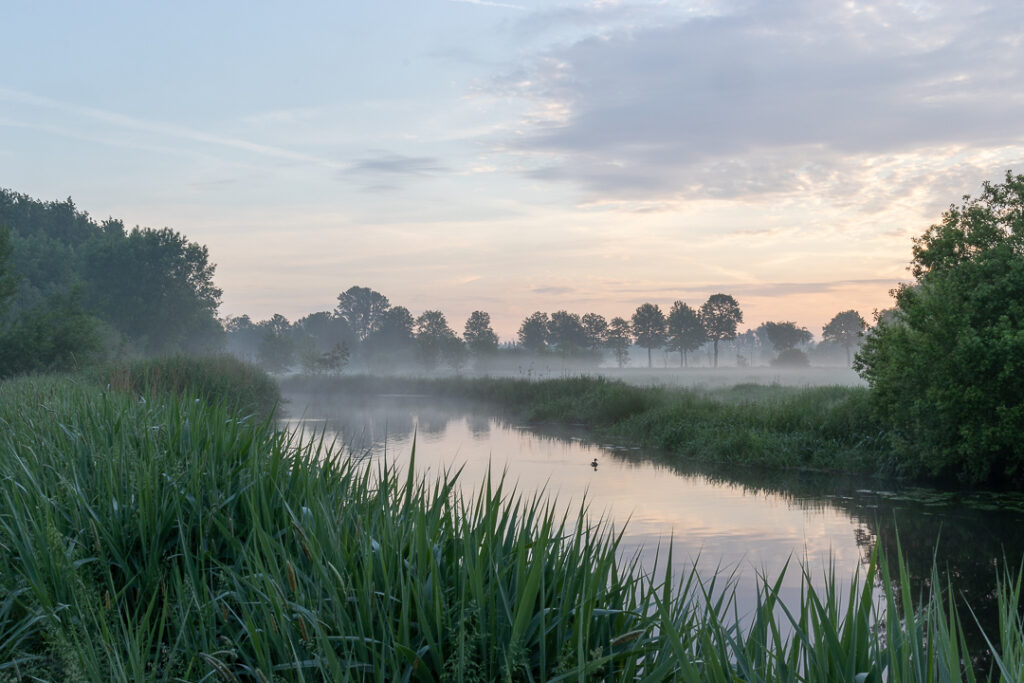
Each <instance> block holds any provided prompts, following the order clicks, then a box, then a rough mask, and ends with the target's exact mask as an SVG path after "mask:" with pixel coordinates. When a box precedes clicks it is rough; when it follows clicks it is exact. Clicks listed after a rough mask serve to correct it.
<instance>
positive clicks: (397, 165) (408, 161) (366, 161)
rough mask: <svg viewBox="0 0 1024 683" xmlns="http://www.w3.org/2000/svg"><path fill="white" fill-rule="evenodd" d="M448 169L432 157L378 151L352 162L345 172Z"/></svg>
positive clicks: (411, 172) (420, 172)
mask: <svg viewBox="0 0 1024 683" xmlns="http://www.w3.org/2000/svg"><path fill="white" fill-rule="evenodd" d="M447 170H449V169H448V168H446V167H445V166H444V165H443V164H441V162H440V161H439V160H438V159H435V158H434V157H414V156H406V155H404V154H395V153H393V152H378V153H376V154H375V155H374V156H369V157H365V158H363V159H359V160H357V161H355V162H354V163H352V164H351V165H350V166H349V167H348V168H346V169H345V172H346V173H356V174H359V173H383V174H397V175H426V174H428V173H441V172H444V171H447Z"/></svg>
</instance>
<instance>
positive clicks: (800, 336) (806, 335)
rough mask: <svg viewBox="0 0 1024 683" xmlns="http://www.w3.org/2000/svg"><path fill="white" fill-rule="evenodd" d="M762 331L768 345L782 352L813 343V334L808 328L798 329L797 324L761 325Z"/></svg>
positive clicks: (769, 323)
mask: <svg viewBox="0 0 1024 683" xmlns="http://www.w3.org/2000/svg"><path fill="white" fill-rule="evenodd" d="M761 329H762V330H764V335H765V337H767V339H768V343H770V344H771V345H772V346H773V347H774V348H775V350H776V351H780V352H781V351H788V350H789V349H792V348H795V347H796V346H799V345H800V344H806V343H807V342H809V341H811V333H810V332H809V331H808V330H807V328H806V327H797V325H796V323H794V322H790V321H786V322H766V323H761Z"/></svg>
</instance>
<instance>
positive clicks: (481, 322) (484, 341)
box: [462, 311, 498, 356]
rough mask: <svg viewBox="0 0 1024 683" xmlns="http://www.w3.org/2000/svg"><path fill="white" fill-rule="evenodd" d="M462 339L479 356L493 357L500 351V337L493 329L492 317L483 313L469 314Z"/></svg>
mask: <svg viewBox="0 0 1024 683" xmlns="http://www.w3.org/2000/svg"><path fill="white" fill-rule="evenodd" d="M462 338H463V339H465V340H466V346H467V347H468V348H469V350H470V351H471V352H472V353H473V354H475V355H477V356H486V355H491V354H493V353H495V352H496V351H497V350H498V335H496V334H495V333H494V330H493V329H491V316H490V315H489V314H487V313H485V312H483V311H473V312H472V313H470V314H469V318H468V319H467V320H466V327H465V330H464V332H463V335H462Z"/></svg>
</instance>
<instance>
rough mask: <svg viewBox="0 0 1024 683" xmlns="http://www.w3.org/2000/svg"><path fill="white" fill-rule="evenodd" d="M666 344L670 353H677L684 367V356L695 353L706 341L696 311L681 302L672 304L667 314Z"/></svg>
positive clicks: (705, 335)
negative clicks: (691, 352)
mask: <svg viewBox="0 0 1024 683" xmlns="http://www.w3.org/2000/svg"><path fill="white" fill-rule="evenodd" d="M667 322H668V343H667V344H666V346H667V347H668V349H669V350H671V351H678V352H679V355H680V358H681V361H682V364H683V365H686V354H687V353H689V352H690V351H696V350H697V349H699V348H700V347H701V346H702V345H703V344H704V342H706V341H707V338H708V336H707V333H706V332H705V331H704V325H703V324H702V323H701V321H700V315H698V313H697V311H695V310H693V309H692V308H690V307H689V306H688V305H686V303H684V302H682V301H676V302H675V303H673V304H672V310H671V311H669V314H668V321H667Z"/></svg>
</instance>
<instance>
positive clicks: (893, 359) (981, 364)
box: [854, 173, 1024, 484]
mask: <svg viewBox="0 0 1024 683" xmlns="http://www.w3.org/2000/svg"><path fill="white" fill-rule="evenodd" d="M1022 217H1024V176H1020V175H1018V176H1013V175H1012V174H1010V173H1007V176H1006V182H1005V183H1002V184H999V185H993V184H990V183H985V184H984V185H983V190H982V194H981V196H979V197H978V198H975V199H972V198H970V197H965V198H964V200H963V203H962V204H960V205H959V206H951V207H950V209H949V210H948V211H946V212H945V213H944V214H943V216H942V220H941V221H940V222H939V223H938V224H936V225H933V226H932V227H930V228H929V229H928V230H927V231H926V232H925V234H924V235H923V236H922V237H921V238H920V239H918V240H915V243H914V252H913V266H912V267H913V272H914V274H915V277H916V282H914V283H911V284H906V285H903V286H901V287H899V288H898V289H896V290H895V291H894V295H895V298H896V307H895V310H894V311H893V312H892V313H891V314H890V315H888V316H887V317H885V318H880V319H879V321H878V324H877V326H876V327H875V329H874V330H872V331H871V332H870V333H869V334H868V336H867V339H866V341H865V342H864V345H863V346H862V347H861V350H860V352H859V353H858V354H857V357H856V360H855V362H854V367H855V368H857V369H858V370H859V371H860V373H861V375H862V376H863V377H864V378H865V379H866V380H867V381H868V384H869V386H870V387H871V392H872V398H873V400H874V402H875V405H876V407H877V409H878V410H879V412H880V414H881V415H882V417H883V419H884V420H886V421H887V422H888V424H889V427H890V432H891V434H892V439H893V446H894V449H895V452H896V455H897V457H898V458H899V462H900V464H901V465H902V467H903V468H904V470H905V471H907V472H908V473H911V474H932V475H936V476H942V477H957V478H959V479H960V480H961V481H963V482H966V483H974V484H979V483H994V482H1001V483H1004V484H1005V483H1011V482H1013V483H1020V482H1024V441H1022V440H1021V438H1020V435H1021V433H1024V254H1022V249H1021V245H1022V238H1024V222H1022V220H1024V219H1022Z"/></svg>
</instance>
